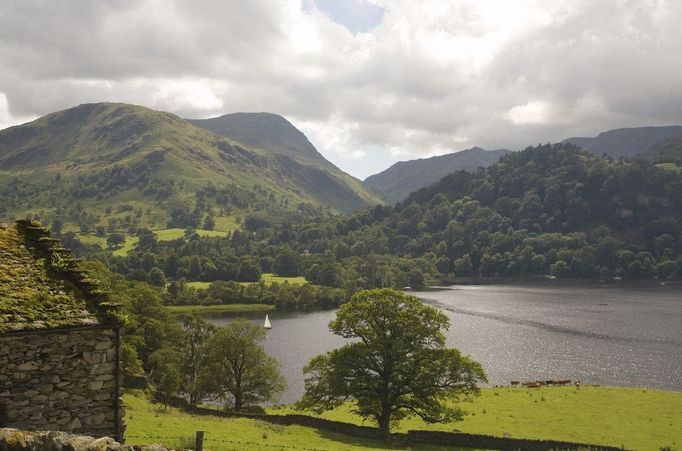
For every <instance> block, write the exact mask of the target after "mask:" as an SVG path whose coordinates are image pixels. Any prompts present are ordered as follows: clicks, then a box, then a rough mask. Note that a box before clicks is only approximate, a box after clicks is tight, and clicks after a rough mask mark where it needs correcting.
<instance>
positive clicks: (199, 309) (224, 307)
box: [168, 304, 275, 315]
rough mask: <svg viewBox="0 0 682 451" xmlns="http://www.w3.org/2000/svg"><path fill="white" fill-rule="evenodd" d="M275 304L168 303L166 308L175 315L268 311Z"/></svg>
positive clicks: (272, 308)
mask: <svg viewBox="0 0 682 451" xmlns="http://www.w3.org/2000/svg"><path fill="white" fill-rule="evenodd" d="M274 309H275V306H274V305H270V304H219V305H169V306H168V310H170V311H171V312H172V313H174V314H176V315H181V314H187V313H222V312H235V313H241V312H269V311H271V310H274Z"/></svg>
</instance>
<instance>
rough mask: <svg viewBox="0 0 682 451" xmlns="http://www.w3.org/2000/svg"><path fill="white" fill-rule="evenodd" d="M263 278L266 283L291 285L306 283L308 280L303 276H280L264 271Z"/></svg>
mask: <svg viewBox="0 0 682 451" xmlns="http://www.w3.org/2000/svg"><path fill="white" fill-rule="evenodd" d="M261 280H262V281H263V282H265V284H266V285H271V284H273V283H284V282H286V283H288V284H290V285H305V284H306V283H308V281H307V280H306V279H305V277H303V276H299V277H280V276H276V275H274V274H271V273H263V274H262V275H261Z"/></svg>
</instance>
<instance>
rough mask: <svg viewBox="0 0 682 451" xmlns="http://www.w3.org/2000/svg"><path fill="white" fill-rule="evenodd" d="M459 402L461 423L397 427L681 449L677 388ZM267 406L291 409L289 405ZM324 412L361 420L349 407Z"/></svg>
mask: <svg viewBox="0 0 682 451" xmlns="http://www.w3.org/2000/svg"><path fill="white" fill-rule="evenodd" d="M460 406H461V407H462V408H463V409H464V410H465V411H466V412H467V415H466V416H465V417H464V420H463V421H460V422H456V423H450V424H427V423H425V422H423V421H422V420H420V419H417V418H410V419H407V420H404V421H402V422H401V423H400V425H399V426H398V428H397V429H396V430H397V431H407V430H409V429H426V430H442V431H462V432H470V433H475V434H489V435H496V436H505V435H509V436H511V437H516V438H531V439H555V440H564V441H573V442H582V443H592V444H599V445H611V446H617V447H620V446H624V447H625V448H626V449H637V450H658V449H660V448H662V447H670V448H672V449H680V448H682V393H678V392H668V391H660V390H644V389H640V388H623V387H594V386H582V387H581V388H579V389H576V388H575V387H572V386H570V387H540V388H533V389H528V388H521V387H519V388H484V389H482V390H481V396H479V397H477V398H475V399H474V400H473V401H472V402H462V403H461V404H460ZM268 410H269V413H273V414H278V413H281V414H284V413H291V412H292V408H291V407H288V406H284V407H274V408H270V409H268ZM306 414H311V413H310V412H306ZM321 416H323V417H324V418H329V419H332V420H337V421H347V422H353V423H357V424H362V420H361V419H360V418H358V417H357V416H355V415H353V414H352V413H351V412H350V409H349V408H348V407H343V408H340V409H337V410H334V411H331V412H326V413H324V414H322V415H321ZM365 424H367V423H365Z"/></svg>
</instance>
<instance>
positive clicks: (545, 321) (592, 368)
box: [207, 282, 682, 403]
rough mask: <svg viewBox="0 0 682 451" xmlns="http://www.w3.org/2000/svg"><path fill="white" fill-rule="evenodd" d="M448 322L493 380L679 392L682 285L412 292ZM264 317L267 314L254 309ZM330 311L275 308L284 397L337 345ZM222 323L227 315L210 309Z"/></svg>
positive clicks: (272, 336) (450, 335)
mask: <svg viewBox="0 0 682 451" xmlns="http://www.w3.org/2000/svg"><path fill="white" fill-rule="evenodd" d="M413 294H414V295H416V296H419V297H420V298H422V299H424V300H425V301H426V302H428V303H430V304H432V305H434V306H436V307H438V308H439V309H441V310H442V311H443V312H445V313H446V314H447V315H448V316H449V317H450V320H451V322H452V326H451V328H450V330H449V331H448V332H447V333H446V336H447V339H448V344H449V345H450V346H455V347H457V348H459V349H461V350H462V351H463V352H464V353H466V354H470V355H471V356H472V357H473V358H474V359H476V360H478V361H479V362H481V364H482V365H483V367H484V369H485V370H486V372H487V373H488V377H489V380H490V384H492V385H501V384H508V383H509V381H511V380H535V379H573V380H576V379H579V380H581V381H582V382H583V383H597V384H603V385H627V386H644V387H652V388H662V389H669V390H677V391H682V287H680V286H679V285H678V286H660V285H649V286H621V285H617V286H607V285H597V284H586V283H580V284H571V285H566V284H562V283H558V282H554V283H550V282H547V283H535V284H533V285H527V284H504V285H462V286H455V287H452V288H450V289H446V290H440V291H428V292H415V293H413ZM248 317H249V318H251V319H252V320H254V321H256V322H258V323H262V321H263V318H264V315H260V314H258V315H249V316H248ZM334 317H335V313H334V312H333V311H324V312H314V313H309V314H280V313H277V312H275V313H271V314H270V319H271V321H272V327H273V328H272V330H271V331H270V332H269V333H268V338H267V340H266V342H265V348H266V350H267V352H268V353H270V354H271V355H273V356H274V357H276V358H277V360H278V361H279V362H280V364H281V365H282V368H283V371H284V373H285V376H286V378H287V380H288V383H289V389H288V390H287V392H286V393H285V394H284V395H283V396H282V398H281V399H280V402H283V403H288V402H293V401H295V400H296V399H298V398H299V397H300V395H301V394H302V392H303V374H302V368H303V366H304V365H305V364H306V363H307V362H308V361H309V360H310V358H311V357H313V356H314V355H316V354H319V353H323V352H326V351H327V350H329V349H332V348H335V347H338V346H340V345H341V344H343V343H344V341H343V339H341V338H340V337H336V336H334V335H332V334H331V333H330V332H329V331H328V329H327V325H328V323H329V321H331V320H332V319H333V318H334ZM207 319H209V320H210V321H211V322H212V323H214V324H216V325H219V326H220V325H224V324H226V323H227V321H229V316H228V317H225V316H207Z"/></svg>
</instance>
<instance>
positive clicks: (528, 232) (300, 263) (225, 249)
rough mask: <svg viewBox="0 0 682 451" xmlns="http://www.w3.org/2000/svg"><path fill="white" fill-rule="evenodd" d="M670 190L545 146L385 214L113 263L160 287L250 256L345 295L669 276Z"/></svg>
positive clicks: (205, 242)
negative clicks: (537, 278)
mask: <svg viewBox="0 0 682 451" xmlns="http://www.w3.org/2000/svg"><path fill="white" fill-rule="evenodd" d="M680 192H682V174H681V173H680V171H679V170H678V169H677V167H676V166H664V167H659V166H656V165H654V164H650V163H647V162H644V161H634V162H630V161H613V160H608V159H602V158H600V157H597V156H594V155H591V154H589V153H586V152H583V151H580V150H578V149H577V148H575V147H574V146H572V145H569V144H561V145H554V146H550V145H546V146H540V147H536V148H529V149H527V150H525V151H522V152H517V153H512V154H509V155H507V156H505V157H503V159H502V160H501V161H500V163H498V164H496V165H493V166H491V167H489V168H487V169H486V170H484V171H479V172H476V173H468V172H464V171H461V172H457V173H454V174H451V175H449V176H447V177H445V178H443V179H442V180H441V181H439V182H437V183H436V184H434V185H432V186H430V187H428V188H424V189H422V190H419V191H417V192H416V193H414V194H412V195H411V196H409V197H408V198H407V199H406V200H405V201H404V202H401V203H399V204H397V205H395V206H393V207H384V206H377V207H375V208H372V209H369V210H365V211H362V212H358V213H354V214H351V215H346V216H342V217H337V218H327V219H323V220H322V219H320V220H315V221H308V222H304V223H299V224H293V223H283V224H277V225H274V226H272V227H264V228H261V229H259V230H257V231H254V232H249V231H243V232H236V233H234V234H233V235H232V236H231V237H230V238H200V237H194V238H193V239H192V240H191V241H190V242H186V243H182V242H173V243H162V242H155V243H152V244H149V245H148V246H149V247H148V248H147V249H142V248H140V249H138V251H136V252H133V253H132V254H130V255H129V256H128V257H126V258H119V259H115V260H114V261H112V264H113V266H114V267H115V268H116V269H117V270H118V271H119V272H122V273H124V274H126V275H128V276H129V277H133V278H139V279H143V278H144V277H146V275H147V272H148V271H149V270H150V269H151V267H152V266H157V267H158V268H160V269H161V270H164V271H165V275H166V277H167V278H169V279H173V278H177V277H183V278H185V279H187V280H191V279H195V278H197V277H198V278H201V280H214V279H212V276H211V275H210V274H211V271H216V269H215V268H216V267H217V268H218V269H217V270H218V271H220V268H224V267H225V263H221V261H223V259H225V258H231V259H232V261H233V262H234V263H232V264H231V267H232V268H233V269H232V270H231V271H232V273H233V274H237V273H238V271H239V265H240V264H241V263H240V260H239V258H237V256H242V257H241V258H242V260H243V259H244V258H245V257H244V256H251V257H250V259H249V261H250V262H251V264H252V265H254V266H256V267H257V268H259V269H260V270H261V271H263V272H274V273H281V274H282V275H289V276H291V275H304V276H305V277H306V278H307V280H308V281H311V282H313V283H316V284H320V285H326V286H332V287H342V288H345V289H346V290H347V292H352V291H353V290H356V289H358V288H367V287H380V286H394V287H401V286H405V285H410V286H420V285H422V284H424V283H429V282H436V283H439V282H449V281H452V280H453V279H454V278H455V277H463V276H466V277H471V276H523V275H551V276H556V277H597V278H599V277H624V278H653V277H658V278H661V279H666V278H677V277H680V276H682V258H680V251H681V247H680V224H681V222H682V197H680V196H679V193H680ZM209 249H210V251H209ZM152 254H153V255H152ZM229 255H232V257H228V256H229ZM145 262H146V263H145ZM145 265H146V266H145ZM178 268H184V269H182V270H181V271H180V272H178Z"/></svg>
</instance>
